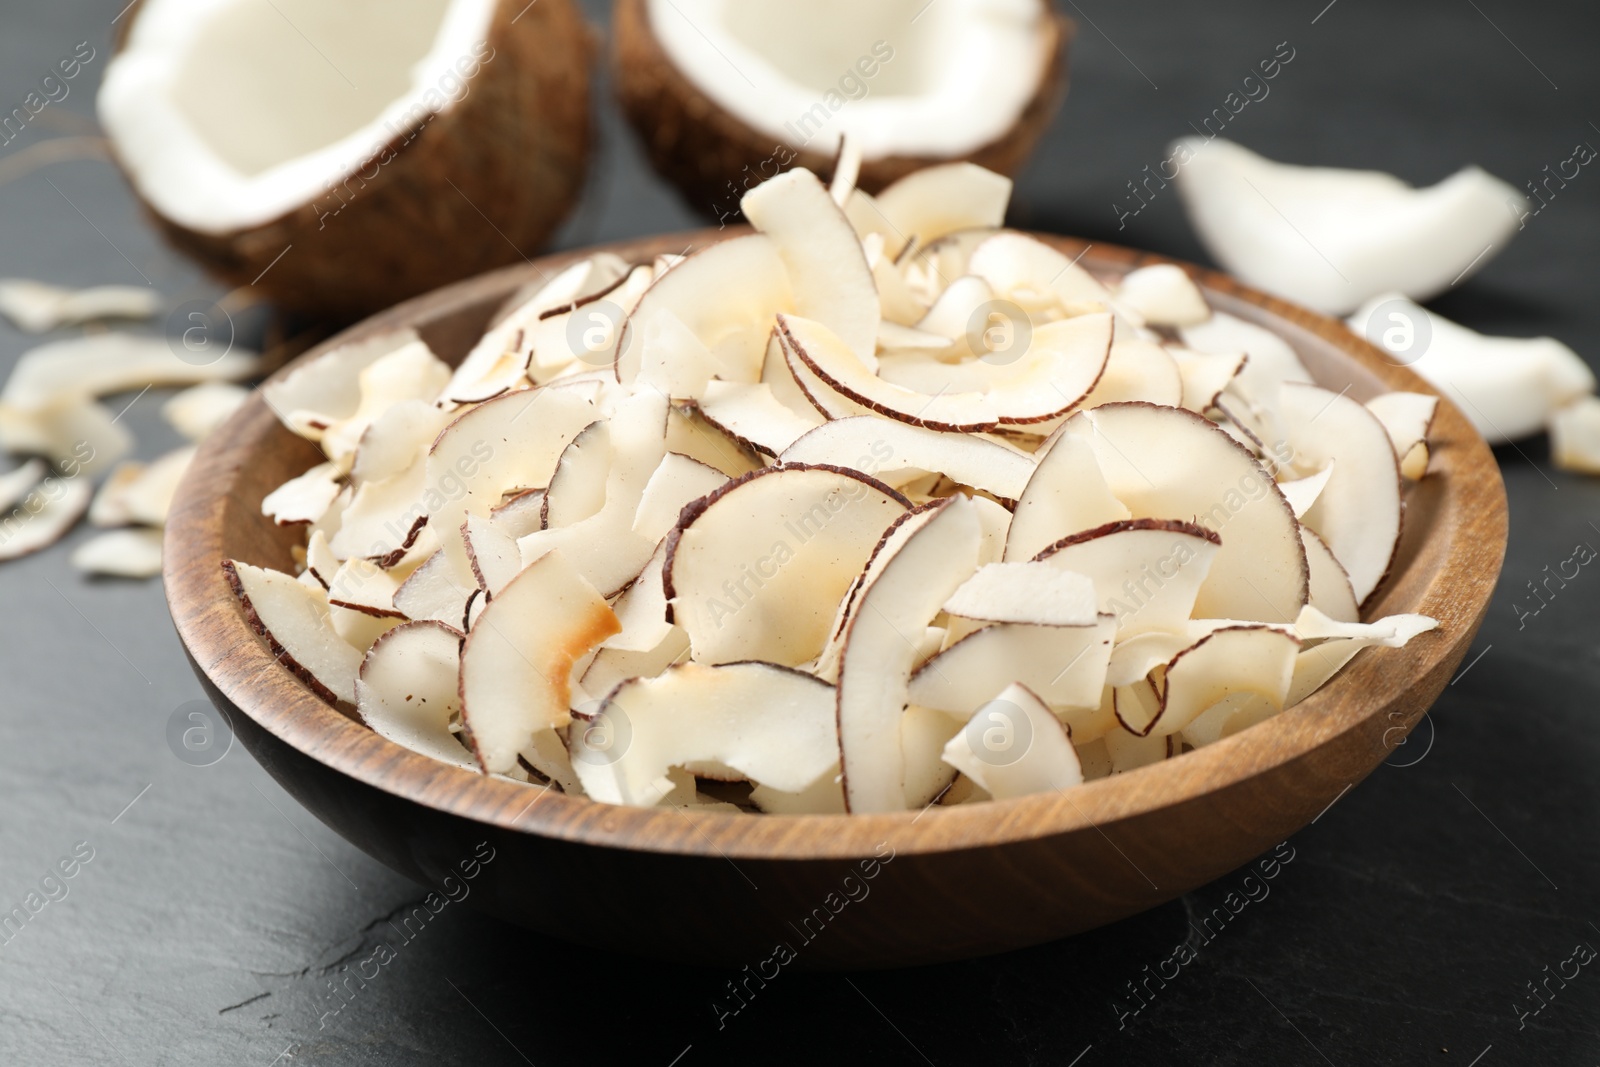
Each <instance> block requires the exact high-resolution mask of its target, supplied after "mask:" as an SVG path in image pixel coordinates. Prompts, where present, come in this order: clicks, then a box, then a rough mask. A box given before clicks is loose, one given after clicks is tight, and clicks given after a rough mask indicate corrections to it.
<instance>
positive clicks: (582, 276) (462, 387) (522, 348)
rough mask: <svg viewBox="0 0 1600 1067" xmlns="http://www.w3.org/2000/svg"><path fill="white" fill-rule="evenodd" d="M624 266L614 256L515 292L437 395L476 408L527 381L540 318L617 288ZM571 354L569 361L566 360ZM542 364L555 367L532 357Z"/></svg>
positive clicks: (574, 266)
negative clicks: (506, 306) (508, 304)
mask: <svg viewBox="0 0 1600 1067" xmlns="http://www.w3.org/2000/svg"><path fill="white" fill-rule="evenodd" d="M626 273H627V267H626V265H624V264H623V263H622V261H621V260H618V259H617V258H616V257H615V256H606V257H599V256H596V257H594V258H592V259H585V260H581V261H579V262H577V263H574V264H572V265H571V266H570V267H567V268H566V269H565V270H562V271H560V272H559V273H558V274H556V276H555V277H553V278H550V279H549V280H547V281H543V282H540V283H536V285H535V286H534V288H533V291H532V292H519V293H517V294H516V295H515V296H514V297H513V298H512V302H511V303H512V306H511V307H510V308H509V309H507V310H506V311H505V313H504V314H503V315H502V316H500V318H499V321H498V322H496V323H495V324H494V325H493V326H491V327H490V328H489V331H488V332H487V333H485V334H484V335H483V337H482V338H480V339H479V341H478V343H477V344H475V345H474V346H473V347H472V351H470V352H468V353H467V355H466V357H465V358H464V359H462V361H461V363H460V365H458V366H457V367H456V369H455V371H454V373H453V374H452V375H451V376H450V381H449V383H448V384H447V385H445V386H444V388H443V392H442V395H443V396H444V398H445V399H447V400H451V401H454V402H456V403H475V402H479V401H483V400H488V399H489V398H490V397H494V396H499V395H500V394H501V393H504V392H507V391H509V390H512V389H518V388H521V387H522V386H523V385H524V383H525V382H526V380H527V379H526V375H525V371H526V368H527V366H528V361H529V350H530V349H531V348H533V345H532V340H533V334H534V332H535V331H536V330H537V329H538V326H539V323H540V317H541V316H543V315H545V314H546V313H547V312H552V311H555V310H557V309H559V308H563V307H565V308H570V307H571V306H572V304H573V303H574V302H575V301H577V300H579V299H581V298H582V297H585V296H588V295H589V294H591V293H597V292H601V291H603V290H604V289H606V288H607V287H608V286H611V285H614V284H616V283H617V282H618V281H620V280H621V279H622V277H623V276H624V275H625V274H626ZM570 355H571V354H570V353H568V358H569V359H570ZM535 358H537V359H539V361H540V362H541V363H547V362H548V363H552V364H553V363H555V362H556V361H555V360H553V359H550V358H548V357H543V356H542V354H541V353H535Z"/></svg>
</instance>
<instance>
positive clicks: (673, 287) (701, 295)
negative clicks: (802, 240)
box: [616, 234, 794, 395]
mask: <svg viewBox="0 0 1600 1067" xmlns="http://www.w3.org/2000/svg"><path fill="white" fill-rule="evenodd" d="M793 306H794V294H793V291H792V290H791V288H790V280H789V273H788V270H787V268H786V267H785V266H784V261H783V257H782V255H781V254H780V253H779V250H778V246H777V244H776V243H775V242H774V241H773V240H772V239H771V238H770V237H767V236H765V235H763V234H751V235H749V236H747V237H735V238H733V239H732V240H728V241H721V242H718V243H717V244H714V245H711V246H710V247H708V248H703V249H698V250H696V251H695V252H694V254H692V255H690V256H689V257H688V258H687V259H686V260H685V261H684V262H683V263H681V264H679V265H678V266H676V267H674V268H672V270H670V271H668V272H667V273H666V274H665V275H663V276H662V277H661V278H659V279H657V280H656V282H655V284H654V285H652V286H651V287H650V289H649V291H647V292H646V293H645V294H644V297H643V298H642V299H641V300H640V301H639V306H638V307H636V308H634V310H633V314H632V315H630V316H628V319H627V321H626V322H625V323H624V325H623V328H622V330H621V331H620V337H619V339H618V342H617V364H616V374H617V381H619V382H621V383H622V384H624V385H629V384H631V383H632V382H633V381H634V380H635V379H636V378H638V376H639V373H640V370H641V368H642V367H643V365H644V359H645V355H646V349H647V347H648V345H647V343H646V341H647V338H648V337H649V336H650V327H651V325H652V323H653V322H654V321H656V320H657V319H660V318H661V317H663V316H666V315H671V316H673V317H674V318H676V319H678V320H679V321H681V322H682V323H683V325H684V326H686V327H687V328H688V331H689V333H691V334H692V335H693V336H694V337H695V338H697V339H698V340H699V342H700V343H701V344H702V345H704V346H705V347H706V349H708V350H709V352H710V356H711V367H712V368H713V369H714V371H715V373H716V374H717V376H718V377H720V378H722V379H724V380H726V381H734V382H753V381H756V380H757V379H758V377H759V376H760V373H761V358H762V355H763V354H764V353H765V352H766V346H767V335H768V333H769V332H770V331H771V329H772V316H773V315H775V314H777V313H778V312H780V311H784V310H787V309H789V308H791V307H793ZM696 395H697V394H696Z"/></svg>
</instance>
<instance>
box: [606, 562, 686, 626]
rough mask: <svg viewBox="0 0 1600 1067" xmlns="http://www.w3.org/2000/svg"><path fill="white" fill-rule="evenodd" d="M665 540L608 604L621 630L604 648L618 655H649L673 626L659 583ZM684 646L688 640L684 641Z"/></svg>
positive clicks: (664, 593) (664, 592)
mask: <svg viewBox="0 0 1600 1067" xmlns="http://www.w3.org/2000/svg"><path fill="white" fill-rule="evenodd" d="M666 559H667V545H666V542H665V541H662V543H661V544H659V545H657V546H656V550H655V552H654V553H652V554H651V556H650V559H649V561H648V562H647V563H646V564H645V565H644V570H642V571H640V572H639V577H638V578H636V579H634V582H633V584H632V585H630V586H628V588H627V589H626V590H624V591H623V593H622V595H621V596H619V597H617V599H616V600H615V601H614V602H613V603H612V605H611V608H612V610H613V611H615V612H616V614H617V620H618V622H619V624H620V625H621V627H622V629H621V630H620V631H619V632H618V633H617V634H615V635H614V636H612V637H609V638H607V639H606V642H605V647H606V648H614V649H617V650H618V651H621V652H649V651H651V650H653V649H656V648H659V647H660V646H661V643H662V642H663V641H665V640H666V639H667V637H668V636H669V635H670V634H671V633H672V631H673V630H674V629H675V627H674V626H673V625H672V623H670V622H668V621H667V614H668V611H667V594H666V590H665V589H664V588H663V586H662V582H661V569H662V567H663V566H664V565H665V564H666ZM684 643H685V646H687V644H688V641H687V638H685V642H684Z"/></svg>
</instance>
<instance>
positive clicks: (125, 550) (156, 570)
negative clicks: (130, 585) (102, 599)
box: [72, 530, 161, 578]
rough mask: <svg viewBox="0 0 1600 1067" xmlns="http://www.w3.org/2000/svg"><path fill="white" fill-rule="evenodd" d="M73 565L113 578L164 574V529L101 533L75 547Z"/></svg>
mask: <svg viewBox="0 0 1600 1067" xmlns="http://www.w3.org/2000/svg"><path fill="white" fill-rule="evenodd" d="M72 565H73V566H74V567H76V568H78V569H79V570H80V571H83V572H84V573H86V574H100V575H105V576H107V577H111V578H154V577H155V576H156V575H158V574H160V573H161V531H160V530H112V531H110V532H109V533H103V534H98V535H96V536H95V537H91V538H90V539H89V540H87V541H85V542H83V543H82V544H81V545H79V546H78V547H77V548H75V549H73V550H72Z"/></svg>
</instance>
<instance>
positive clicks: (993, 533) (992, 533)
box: [971, 496, 1011, 564]
mask: <svg viewBox="0 0 1600 1067" xmlns="http://www.w3.org/2000/svg"><path fill="white" fill-rule="evenodd" d="M971 499H972V506H973V507H975V508H977V509H978V526H979V528H980V529H981V530H982V531H983V541H982V543H981V544H980V546H979V548H978V562H979V563H980V564H983V563H999V562H1000V561H1001V560H1002V559H1004V558H1005V551H1006V535H1007V534H1008V533H1010V532H1011V512H1010V511H1009V510H1008V509H1007V508H1006V507H1005V505H1003V504H1000V503H997V502H996V501H993V500H990V499H989V498H988V497H986V496H974V497H972V498H971Z"/></svg>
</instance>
